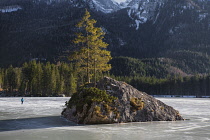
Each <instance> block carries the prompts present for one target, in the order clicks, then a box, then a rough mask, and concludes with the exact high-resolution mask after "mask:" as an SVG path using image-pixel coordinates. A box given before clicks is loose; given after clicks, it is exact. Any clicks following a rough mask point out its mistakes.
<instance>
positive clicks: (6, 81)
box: [0, 61, 77, 96]
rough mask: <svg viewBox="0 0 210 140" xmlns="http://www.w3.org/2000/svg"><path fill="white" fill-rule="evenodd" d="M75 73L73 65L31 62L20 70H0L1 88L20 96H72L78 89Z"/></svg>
mask: <svg viewBox="0 0 210 140" xmlns="http://www.w3.org/2000/svg"><path fill="white" fill-rule="evenodd" d="M74 72H75V71H74V68H73V66H72V65H71V64H67V63H59V64H57V65H55V64H51V63H49V62H48V63H46V64H43V63H40V62H36V61H31V62H28V63H24V64H23V66H22V67H20V68H13V67H12V66H10V67H9V68H6V69H0V88H1V90H3V91H5V92H6V93H16V94H19V95H34V96H55V95H59V94H65V95H70V94H71V93H73V92H75V91H76V87H77V85H76V79H75V76H74Z"/></svg>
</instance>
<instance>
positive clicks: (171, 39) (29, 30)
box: [0, 0, 210, 74]
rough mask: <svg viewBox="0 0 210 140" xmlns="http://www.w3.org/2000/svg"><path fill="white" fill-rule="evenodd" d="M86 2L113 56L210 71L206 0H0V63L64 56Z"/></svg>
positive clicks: (189, 71)
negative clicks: (147, 59) (157, 61)
mask: <svg viewBox="0 0 210 140" xmlns="http://www.w3.org/2000/svg"><path fill="white" fill-rule="evenodd" d="M85 8H88V9H89V11H90V12H91V15H92V17H93V18H94V19H96V20H97V21H98V22H97V26H99V27H102V28H103V30H104V31H105V32H106V36H105V40H104V41H106V42H107V43H109V46H108V49H109V50H110V51H111V52H112V56H114V57H115V56H127V57H134V58H138V59H145V58H159V59H161V60H170V61H171V62H172V63H170V65H172V66H173V67H175V68H177V69H180V70H182V71H183V72H184V73H186V74H194V73H209V69H210V62H209V58H210V57H209V54H210V1H209V0H194V1H192V0H176V1H174V0H128V1H127V2H126V3H124V5H123V6H122V5H118V4H117V3H116V2H114V1H112V0H106V1H105V0H41V1H40V0H36V1H32V0H10V1H8V0H2V1H1V2H0V11H1V12H0V19H1V20H0V38H1V40H0V66H1V67H2V66H8V65H9V64H13V65H16V66H17V65H21V64H22V63H23V62H25V61H29V60H31V59H39V60H46V61H51V62H56V61H59V60H63V57H62V56H63V55H64V52H66V51H67V50H69V49H71V46H72V43H71V40H72V39H73V38H74V33H75V31H76V29H75V24H76V23H77V22H78V21H79V20H80V19H81V17H82V15H83V14H84V10H85ZM5 9H6V10H7V12H5ZM12 11H13V12H12ZM197 67H199V68H197Z"/></svg>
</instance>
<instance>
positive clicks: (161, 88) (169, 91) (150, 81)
mask: <svg viewBox="0 0 210 140" xmlns="http://www.w3.org/2000/svg"><path fill="white" fill-rule="evenodd" d="M115 78H116V79H117V80H120V81H125V82H127V83H128V84H130V85H132V86H134V87H135V88H137V89H138V90H140V91H143V92H146V93H148V94H150V95H178V96H179V95H194V96H197V97H200V96H210V75H206V76H203V75H195V76H186V77H181V76H170V77H167V78H164V79H158V78H155V77H115Z"/></svg>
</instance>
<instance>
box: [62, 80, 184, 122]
mask: <svg viewBox="0 0 210 140" xmlns="http://www.w3.org/2000/svg"><path fill="white" fill-rule="evenodd" d="M97 88H99V89H101V90H105V91H106V93H107V94H109V95H111V96H114V97H116V98H115V99H114V101H113V102H112V103H106V102H105V101H102V102H95V101H93V102H91V103H89V104H87V103H83V104H80V106H78V105H76V104H71V105H70V106H69V107H67V108H65V109H64V110H63V112H62V115H63V116H64V117H65V118H67V119H68V120H71V121H74V122H76V123H82V124H97V123H118V122H123V123H125V122H146V121H176V120H183V118H182V117H181V116H180V114H179V112H178V111H177V110H175V109H173V108H172V107H171V106H168V105H166V104H164V103H163V102H161V101H159V100H157V99H155V98H154V97H152V96H150V95H148V94H146V93H144V92H141V91H138V90H137V89H135V88H134V87H132V86H131V85H128V84H127V83H125V82H121V81H116V80H114V79H112V78H109V77H105V78H104V79H102V80H101V81H99V82H98V83H97ZM76 94H80V93H76ZM70 100H71V99H70ZM81 105H82V106H81Z"/></svg>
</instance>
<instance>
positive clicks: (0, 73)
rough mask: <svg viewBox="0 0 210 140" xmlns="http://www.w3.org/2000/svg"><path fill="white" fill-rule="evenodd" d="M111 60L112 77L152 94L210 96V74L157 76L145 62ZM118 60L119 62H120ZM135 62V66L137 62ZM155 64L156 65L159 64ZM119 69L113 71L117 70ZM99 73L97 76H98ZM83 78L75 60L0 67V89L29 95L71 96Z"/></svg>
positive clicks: (82, 81) (31, 62) (83, 75)
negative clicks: (18, 66)
mask: <svg viewBox="0 0 210 140" xmlns="http://www.w3.org/2000/svg"><path fill="white" fill-rule="evenodd" d="M111 63H112V65H113V69H112V70H111V71H110V75H111V77H112V78H115V79H116V80H120V81H125V82H127V83H128V84H131V85H132V86H134V87H135V88H137V89H138V90H140V91H144V92H146V93H148V94H150V95H195V96H198V97H199V96H210V75H194V76H181V75H171V76H169V75H168V76H167V77H164V78H159V77H162V76H158V77H155V76H150V75H147V74H143V73H142V72H144V71H145V70H146V73H148V72H149V69H148V68H147V67H149V66H147V67H146V69H145V66H146V65H145V64H142V67H141V69H140V67H139V69H138V68H136V69H133V67H132V66H125V68H124V69H123V68H122V69H121V68H120V67H119V68H117V67H118V66H117V65H114V63H113V62H111ZM118 64H119V65H120V63H118ZM123 64H124V63H123ZM129 64H130V65H131V64H132V63H129ZM134 64H135V66H136V64H137V63H134ZM153 65H154V64H153ZM154 66H156V68H157V65H154ZM149 68H150V70H152V71H151V73H153V74H154V73H156V72H154V71H157V70H156V69H153V67H149ZM117 69H118V72H119V73H118V75H114V74H115V73H117V71H116V70H117ZM144 69H145V70H144ZM138 70H139V71H138ZM126 71H127V72H126ZM134 72H137V73H140V72H141V74H139V75H138V74H137V73H134ZM161 72H164V70H162V71H161ZM120 74H121V75H120ZM125 74H126V75H125ZM156 74H159V73H156ZM161 74H163V73H161ZM100 77H101V76H98V79H99V78H100ZM84 79H85V74H84V73H79V72H78V71H77V70H76V68H75V66H74V65H73V64H67V63H58V64H52V63H49V62H48V63H40V62H36V61H30V62H28V63H24V64H23V66H22V67H20V68H14V67H12V66H10V67H8V68H2V69H0V90H3V91H4V92H6V93H13V94H19V95H26V96H27V95H34V96H56V95H61V94H65V95H66V96H71V95H72V94H73V93H74V92H76V90H77V88H78V87H79V86H80V85H83V84H85V82H84V81H85V80H84Z"/></svg>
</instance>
